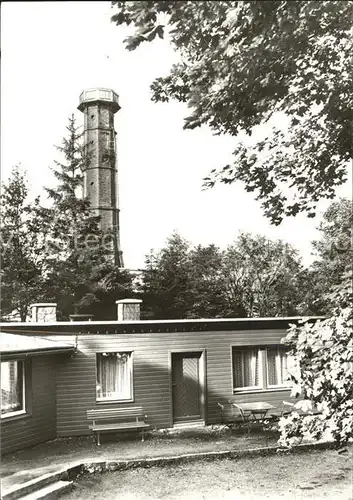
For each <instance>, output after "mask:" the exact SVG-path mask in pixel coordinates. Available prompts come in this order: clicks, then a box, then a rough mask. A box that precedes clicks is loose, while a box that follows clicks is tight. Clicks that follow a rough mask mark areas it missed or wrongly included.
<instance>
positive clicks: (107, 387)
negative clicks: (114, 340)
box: [97, 352, 132, 401]
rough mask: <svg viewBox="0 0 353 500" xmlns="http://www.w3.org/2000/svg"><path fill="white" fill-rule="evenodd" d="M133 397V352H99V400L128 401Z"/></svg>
mask: <svg viewBox="0 0 353 500" xmlns="http://www.w3.org/2000/svg"><path fill="white" fill-rule="evenodd" d="M131 399H132V355H131V352H100V353H97V401H126V400H131Z"/></svg>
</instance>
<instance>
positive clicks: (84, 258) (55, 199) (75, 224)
mask: <svg viewBox="0 0 353 500" xmlns="http://www.w3.org/2000/svg"><path fill="white" fill-rule="evenodd" d="M67 131H68V135H67V137H66V138H64V139H63V140H62V144H61V145H60V146H57V150H58V151H59V153H61V155H62V156H63V161H62V162H60V161H55V167H53V169H52V171H53V173H54V175H55V177H56V179H57V181H58V184H57V186H56V187H55V188H46V192H47V194H48V197H49V200H51V202H52V206H51V207H50V208H47V209H44V208H43V212H42V213H43V217H44V219H45V221H46V225H47V239H46V242H47V253H48V258H47V274H46V287H47V290H48V294H49V295H50V296H51V299H52V300H55V301H56V302H57V303H58V310H59V313H60V314H61V315H62V318H66V319H67V318H68V316H69V315H70V314H77V313H83V312H90V313H93V314H95V316H98V317H101V318H104V319H106V315H107V314H108V312H107V301H108V300H110V301H111V303H110V304H108V310H110V311H111V310H112V309H114V302H115V300H117V299H119V298H122V297H123V296H124V297H126V295H127V294H129V293H130V290H131V279H130V277H129V275H128V273H127V272H122V271H120V270H119V269H118V268H117V267H116V266H115V264H114V262H113V259H112V255H111V250H110V248H108V247H107V246H106V245H105V244H104V239H103V234H102V232H101V230H100V228H99V220H100V217H99V216H98V215H96V214H95V213H93V211H92V210H91V209H90V203H89V200H88V199H87V198H84V197H83V196H82V187H83V172H84V170H85V168H86V167H87V165H88V163H89V156H88V155H87V154H86V150H85V147H84V144H83V141H82V134H81V133H80V131H79V128H78V127H77V125H76V123H75V118H74V116H73V115H72V117H71V118H70V119H69V124H68V127H67ZM110 314H112V312H110ZM114 314H115V312H114ZM115 317H116V316H115Z"/></svg>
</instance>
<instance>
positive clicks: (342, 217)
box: [307, 198, 353, 314]
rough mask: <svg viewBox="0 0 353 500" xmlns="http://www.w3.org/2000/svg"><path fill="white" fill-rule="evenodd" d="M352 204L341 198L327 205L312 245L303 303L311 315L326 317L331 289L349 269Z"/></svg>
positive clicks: (352, 216)
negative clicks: (312, 253)
mask: <svg viewBox="0 0 353 500" xmlns="http://www.w3.org/2000/svg"><path fill="white" fill-rule="evenodd" d="M352 210H353V203H352V201H351V200H347V199H345V198H341V199H340V200H337V201H334V202H333V203H331V204H330V206H329V207H328V209H327V210H326V212H325V213H324V214H323V218H322V221H321V223H320V225H319V227H318V230H319V233H320V239H318V240H317V241H314V242H313V249H314V254H315V257H316V259H315V261H314V262H313V263H312V264H311V266H310V268H309V270H308V280H309V281H310V283H311V287H310V289H309V293H308V297H307V302H308V306H309V310H310V312H311V313H312V314H328V313H329V312H330V311H332V309H333V308H334V307H335V303H334V302H333V301H332V293H331V292H332V290H333V289H334V288H335V287H337V286H338V287H339V286H340V284H341V282H342V280H343V279H344V277H345V275H346V274H347V273H349V272H350V271H351V270H352V265H353V264H352V262H353V255H352V225H353V212H352Z"/></svg>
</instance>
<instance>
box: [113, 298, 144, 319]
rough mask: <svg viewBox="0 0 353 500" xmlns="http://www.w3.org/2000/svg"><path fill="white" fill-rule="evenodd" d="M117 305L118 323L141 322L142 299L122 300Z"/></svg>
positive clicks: (117, 301)
mask: <svg viewBox="0 0 353 500" xmlns="http://www.w3.org/2000/svg"><path fill="white" fill-rule="evenodd" d="M115 303H116V305H117V314H118V321H140V309H141V303H142V300H141V299H122V300H116V301H115Z"/></svg>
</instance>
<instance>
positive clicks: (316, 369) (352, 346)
mask: <svg viewBox="0 0 353 500" xmlns="http://www.w3.org/2000/svg"><path fill="white" fill-rule="evenodd" d="M352 300H353V294H352V273H349V274H348V275H347V276H346V278H345V279H344V280H343V281H342V283H341V285H340V287H339V290H335V291H334V297H333V301H336V305H337V304H338V307H336V308H335V310H334V311H333V314H332V316H331V317H330V318H328V319H325V320H323V321H318V322H316V323H314V324H312V323H311V324H310V323H309V322H304V323H303V324H300V325H292V326H291V328H290V330H289V332H288V335H287V337H286V339H285V343H286V344H287V345H288V346H289V348H290V350H289V355H291V356H293V357H294V358H295V359H296V361H297V370H294V371H293V372H292V373H291V378H292V380H293V382H294V385H293V390H292V396H295V397H301V401H299V402H298V403H297V404H296V407H297V408H303V407H304V408H305V409H306V411H308V410H309V415H307V416H305V417H303V416H300V415H299V413H298V412H297V411H293V412H292V413H291V414H290V415H289V416H287V417H284V418H282V419H281V421H280V431H281V438H280V443H281V444H282V445H284V446H289V447H290V446H292V445H293V444H295V443H297V441H298V440H301V439H302V438H303V437H309V438H315V439H320V438H321V437H323V436H324V435H325V436H327V437H331V438H333V439H334V441H335V442H336V443H337V444H338V445H339V446H343V445H345V444H346V443H347V442H349V441H352V440H353V314H352ZM314 408H317V409H319V410H321V412H322V414H321V415H320V416H316V417H315V416H313V415H310V411H312V410H313V409H314Z"/></svg>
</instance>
